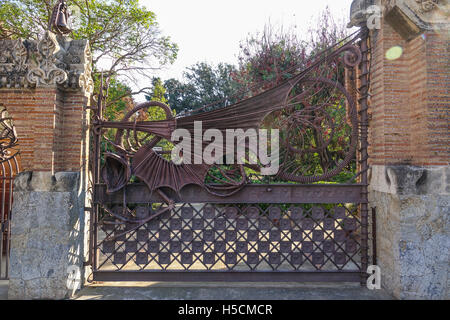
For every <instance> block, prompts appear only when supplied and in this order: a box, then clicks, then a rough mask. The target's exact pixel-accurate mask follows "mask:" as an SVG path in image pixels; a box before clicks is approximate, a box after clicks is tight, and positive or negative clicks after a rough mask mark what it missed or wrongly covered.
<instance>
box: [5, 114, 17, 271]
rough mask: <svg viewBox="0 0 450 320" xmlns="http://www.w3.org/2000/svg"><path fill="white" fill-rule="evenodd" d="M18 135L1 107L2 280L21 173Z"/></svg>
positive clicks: (6, 267) (6, 269)
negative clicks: (16, 184) (16, 182)
mask: <svg viewBox="0 0 450 320" xmlns="http://www.w3.org/2000/svg"><path fill="white" fill-rule="evenodd" d="M18 156H19V151H18V140H17V135H16V132H15V129H14V126H13V123H12V119H11V118H10V117H9V116H8V112H7V111H6V109H5V108H4V107H0V206H1V216H0V230H1V237H0V279H2V280H5V279H8V276H9V251H10V242H11V208H12V201H13V180H14V176H15V175H16V174H17V173H18V172H19V171H20V168H19V159H18Z"/></svg>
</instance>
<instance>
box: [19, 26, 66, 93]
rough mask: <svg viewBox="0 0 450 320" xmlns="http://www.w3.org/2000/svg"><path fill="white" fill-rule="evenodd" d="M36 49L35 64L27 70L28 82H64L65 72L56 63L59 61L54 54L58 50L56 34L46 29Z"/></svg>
mask: <svg viewBox="0 0 450 320" xmlns="http://www.w3.org/2000/svg"><path fill="white" fill-rule="evenodd" d="M37 49H38V52H37V55H36V60H35V63H36V66H35V67H34V68H31V69H30V71H29V72H28V74H27V80H28V82H29V83H31V84H36V85H37V86H40V85H54V84H62V83H64V82H65V81H66V80H67V73H66V72H65V71H64V70H63V69H60V68H59V67H58V66H57V65H56V64H58V63H60V61H59V60H57V55H56V53H58V52H59V51H60V46H59V44H58V41H57V40H56V36H55V35H54V34H53V33H50V32H48V31H47V32H46V33H45V36H44V37H43V38H42V39H41V40H40V41H39V42H38V45H37Z"/></svg>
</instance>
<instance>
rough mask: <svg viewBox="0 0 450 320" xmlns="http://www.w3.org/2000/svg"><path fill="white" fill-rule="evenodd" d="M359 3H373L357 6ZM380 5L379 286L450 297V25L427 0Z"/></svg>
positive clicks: (375, 133) (374, 135)
mask: <svg viewBox="0 0 450 320" xmlns="http://www.w3.org/2000/svg"><path fill="white" fill-rule="evenodd" d="M362 2H371V3H370V4H373V3H374V1H354V4H355V3H359V4H361V3H362ZM425 2H427V3H425ZM377 3H378V5H379V6H380V8H381V9H382V10H381V11H382V17H381V21H380V24H379V28H374V29H372V31H371V40H372V65H371V75H370V77H371V89H370V91H371V92H370V93H371V100H370V114H371V121H370V126H369V132H370V149H369V155H370V159H369V160H370V166H371V173H370V186H369V190H370V195H369V199H370V205H371V206H372V207H376V212H377V232H378V233H377V250H378V252H377V257H378V265H379V266H380V268H381V272H382V283H383V286H384V288H386V289H387V290H388V291H390V292H391V293H392V294H393V295H394V296H395V297H397V298H401V299H446V298H447V299H448V298H449V294H450V290H449V283H450V279H449V272H450V269H449V262H450V255H449V252H450V225H449V217H450V166H449V161H450V130H449V129H450V116H449V111H450V109H449V105H450V92H449V90H448V88H449V87H450V75H449V61H450V50H449V38H448V30H449V24H448V21H447V20H446V19H445V18H444V17H442V14H443V12H442V11H441V8H439V6H437V5H433V4H430V3H429V1H416V0H396V1H377ZM355 7H358V6H357V5H355ZM365 18H367V17H365ZM360 22H361V21H360ZM362 23H365V22H364V20H362ZM391 53H397V54H393V55H392V54H391Z"/></svg>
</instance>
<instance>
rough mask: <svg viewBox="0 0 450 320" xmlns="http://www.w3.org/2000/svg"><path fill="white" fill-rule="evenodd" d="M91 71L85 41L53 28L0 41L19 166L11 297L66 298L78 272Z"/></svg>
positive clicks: (0, 92)
mask: <svg viewBox="0 0 450 320" xmlns="http://www.w3.org/2000/svg"><path fill="white" fill-rule="evenodd" d="M90 72H91V56H90V51H89V45H88V43H87V41H84V40H71V39H68V38H64V37H56V36H55V35H54V34H52V33H50V32H47V33H46V34H45V36H43V38H42V39H40V40H39V41H34V40H32V41H30V40H25V41H23V40H3V41H0V103H1V104H2V105H3V106H4V107H5V108H6V109H7V111H8V113H9V115H10V116H11V117H12V119H13V122H14V125H15V128H16V133H17V137H18V139H19V150H20V154H21V170H22V171H23V172H22V173H21V174H19V175H18V176H17V177H16V179H15V186H14V203H13V209H12V226H11V255H10V281H9V298H12V299H41V298H47V299H48V298H50V299H62V298H66V297H68V296H70V294H71V293H73V290H72V289H73V287H72V288H71V287H70V286H69V287H68V286H67V279H68V276H69V274H68V272H69V271H68V270H72V271H73V270H74V268H78V269H77V270H79V271H80V274H81V275H83V262H84V260H85V255H86V252H87V248H86V242H87V240H86V237H85V232H86V225H87V223H88V219H86V218H85V212H84V207H85V202H86V196H85V193H86V186H87V159H88V133H87V128H88V125H89V122H88V121H89V114H88V112H87V109H86V107H87V106H88V105H89V97H90V94H91V93H92V80H91V75H90ZM79 280H81V281H83V279H79Z"/></svg>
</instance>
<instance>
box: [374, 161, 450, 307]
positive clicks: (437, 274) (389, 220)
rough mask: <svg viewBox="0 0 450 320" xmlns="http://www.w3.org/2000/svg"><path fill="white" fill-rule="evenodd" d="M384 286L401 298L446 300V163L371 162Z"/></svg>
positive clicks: (449, 216) (449, 175)
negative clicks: (377, 164)
mask: <svg viewBox="0 0 450 320" xmlns="http://www.w3.org/2000/svg"><path fill="white" fill-rule="evenodd" d="M369 201H370V203H371V204H372V205H374V206H376V213H377V257H378V265H379V267H380V268H381V279H382V285H383V287H384V288H386V289H388V290H389V291H390V292H391V293H393V294H394V296H395V297H397V298H399V299H450V287H449V284H450V277H449V273H450V267H449V265H450V167H449V166H445V167H444V166H442V167H434V168H430V167H428V168H423V167H414V166H405V165H397V166H373V167H372V172H371V181H370V194H369Z"/></svg>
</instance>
